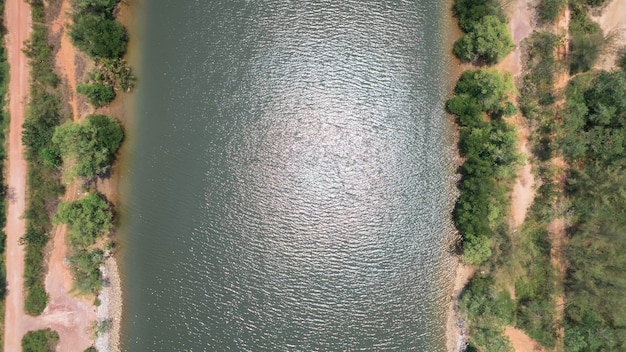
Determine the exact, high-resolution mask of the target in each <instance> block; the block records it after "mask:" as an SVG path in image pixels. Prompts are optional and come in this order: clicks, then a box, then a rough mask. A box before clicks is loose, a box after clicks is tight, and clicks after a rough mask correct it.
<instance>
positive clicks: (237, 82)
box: [120, 0, 454, 351]
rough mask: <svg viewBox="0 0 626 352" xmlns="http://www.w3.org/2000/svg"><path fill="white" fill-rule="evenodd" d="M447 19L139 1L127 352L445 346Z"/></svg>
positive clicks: (348, 8)
mask: <svg viewBox="0 0 626 352" xmlns="http://www.w3.org/2000/svg"><path fill="white" fill-rule="evenodd" d="M445 6H447V5H446V4H444V3H439V2H433V1H427V0H420V1H367V0H365V1H363V0H361V1H351V0H347V1H341V2H337V1H324V0H317V1H312V0H302V1H288V0H282V1H279V0H259V1H189V0H185V1H181V0H178V1H174V0H150V1H145V2H144V3H143V4H141V5H139V8H138V9H137V11H138V12H139V13H141V16H142V17H143V20H142V21H141V22H142V23H143V24H142V26H143V28H141V30H140V31H141V32H142V33H143V36H142V40H141V43H140V44H139V48H138V49H139V51H140V52H141V55H140V56H141V59H139V65H138V66H139V67H138V75H139V77H140V78H141V80H140V83H139V88H138V90H137V94H136V96H137V99H136V107H135V115H136V120H135V124H134V126H133V127H132V128H130V129H129V131H128V132H129V136H130V138H129V140H130V141H131V142H130V143H131V144H130V145H129V148H128V150H129V154H128V156H129V158H128V160H129V161H128V163H127V164H128V165H127V167H128V169H127V170H123V172H124V173H125V174H126V176H125V181H124V182H125V183H124V185H123V189H125V190H127V192H126V194H125V198H124V199H123V201H122V203H121V206H120V212H121V221H122V227H123V232H124V233H125V238H124V240H123V241H122V248H123V251H124V255H123V258H122V259H123V264H124V265H123V270H124V273H123V275H124V277H123V279H124V292H125V302H124V318H123V319H124V321H123V324H124V328H123V336H122V340H123V350H125V351H443V350H445V312H446V308H447V306H446V305H447V303H448V295H449V289H450V281H451V273H450V271H451V265H450V263H451V261H450V256H449V254H448V249H449V246H450V241H451V238H452V233H453V226H452V223H451V219H450V209H451V204H452V203H451V199H452V198H453V182H454V178H453V176H452V174H453V171H454V170H453V168H454V165H453V159H452V150H453V148H452V142H451V138H449V136H448V135H449V132H448V130H449V121H448V120H449V118H448V117H447V116H446V115H445V113H444V111H443V102H444V100H445V97H446V94H447V93H446V91H447V88H448V78H447V76H448V75H449V72H448V62H447V60H448V58H447V55H446V48H444V47H443V46H444V44H442V43H445V42H446V38H445V34H446V33H445V30H446V27H445V25H443V24H442V23H444V22H445V21H444V20H443V19H442V16H444V14H445V13H446V8H444V7H445Z"/></svg>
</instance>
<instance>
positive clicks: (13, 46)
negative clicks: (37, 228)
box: [4, 0, 32, 351]
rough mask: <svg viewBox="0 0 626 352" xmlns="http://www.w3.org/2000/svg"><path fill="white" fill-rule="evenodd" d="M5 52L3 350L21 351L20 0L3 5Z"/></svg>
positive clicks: (24, 23) (25, 22) (23, 89)
mask: <svg viewBox="0 0 626 352" xmlns="http://www.w3.org/2000/svg"><path fill="white" fill-rule="evenodd" d="M5 19H6V24H7V31H8V32H7V36H6V42H7V51H8V60H9V64H10V71H9V75H10V81H9V92H10V93H9V114H10V118H11V122H10V125H9V143H8V151H7V165H6V166H7V169H6V170H7V182H8V186H9V189H10V190H11V192H13V193H14V194H15V198H14V200H11V201H10V202H9V204H8V209H7V225H6V227H5V232H6V234H7V256H6V261H7V288H8V294H7V298H6V312H5V320H4V326H5V333H4V350H5V351H21V339H22V335H23V333H24V331H25V330H26V329H27V328H28V326H29V324H30V323H31V322H32V321H30V319H27V318H28V317H26V316H25V314H24V308H23V307H24V303H23V287H24V280H23V273H24V249H23V247H22V246H20V245H19V244H18V241H19V239H20V237H22V235H24V232H25V229H26V225H25V222H24V220H23V219H22V218H21V216H22V214H23V213H24V209H25V194H26V192H25V191H26V162H25V161H24V158H23V156H22V155H23V147H22V140H21V137H22V123H23V122H24V107H25V104H26V99H27V95H28V82H29V69H28V61H27V58H26V55H24V53H22V43H23V42H24V40H26V39H27V38H28V36H29V35H30V31H31V17H30V7H29V6H28V5H27V4H26V2H25V1H23V0H8V1H7V2H6V6H5Z"/></svg>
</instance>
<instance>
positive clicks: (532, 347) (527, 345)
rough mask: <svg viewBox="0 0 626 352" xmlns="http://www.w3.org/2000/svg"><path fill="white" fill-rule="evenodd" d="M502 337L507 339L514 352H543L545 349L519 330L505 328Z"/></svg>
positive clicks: (510, 327) (509, 327)
mask: <svg viewBox="0 0 626 352" xmlns="http://www.w3.org/2000/svg"><path fill="white" fill-rule="evenodd" d="M504 335H505V336H506V337H508V338H509V340H510V341H511V345H512V346H513V350H514V351H515V352H544V351H545V349H544V348H543V347H541V346H540V345H539V344H538V343H537V342H535V341H533V340H532V339H531V338H530V337H528V336H527V335H526V333H524V331H522V330H520V329H516V328H514V327H512V326H507V327H506V328H505V329H504Z"/></svg>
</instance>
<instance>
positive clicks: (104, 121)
mask: <svg viewBox="0 0 626 352" xmlns="http://www.w3.org/2000/svg"><path fill="white" fill-rule="evenodd" d="M123 139H124V132H123V131H122V127H121V126H120V124H119V123H118V122H117V120H115V119H114V118H112V117H108V116H104V115H90V116H88V117H87V119H86V121H85V122H83V123H74V122H71V121H69V122H66V123H64V124H63V125H61V126H58V127H57V128H56V129H55V131H54V135H53V136H52V141H53V142H54V143H55V144H56V145H57V146H58V147H59V150H60V151H61V155H62V156H63V158H64V159H65V160H71V161H72V162H73V163H75V165H74V167H73V169H72V171H71V173H70V176H71V177H73V176H79V177H93V176H96V175H99V174H102V173H104V172H105V171H106V170H107V168H108V167H109V166H110V165H111V162H112V161H113V157H114V156H115V153H116V152H117V149H118V148H119V147H120V144H121V143H122V140H123Z"/></svg>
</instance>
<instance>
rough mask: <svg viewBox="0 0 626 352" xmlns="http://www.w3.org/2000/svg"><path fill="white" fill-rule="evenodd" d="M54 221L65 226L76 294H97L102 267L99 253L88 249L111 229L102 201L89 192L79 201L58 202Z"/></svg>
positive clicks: (103, 200) (111, 219)
mask: <svg viewBox="0 0 626 352" xmlns="http://www.w3.org/2000/svg"><path fill="white" fill-rule="evenodd" d="M54 221H55V222H57V223H59V222H62V223H66V224H67V225H68V238H69V242H70V247H71V249H72V254H71V255H70V257H69V261H70V269H71V270H72V274H73V276H74V288H75V289H76V290H77V291H78V292H80V293H89V292H95V291H97V290H99V289H100V288H101V287H102V281H101V278H100V270H99V269H98V268H99V266H100V265H101V264H102V260H103V252H102V251H101V250H100V249H94V250H90V249H89V248H90V247H91V246H93V245H94V244H95V243H96V240H97V239H98V238H99V237H102V236H103V235H106V234H108V233H109V232H110V231H111V229H112V228H113V213H112V212H111V209H110V207H109V204H108V203H107V201H106V199H104V197H103V196H101V195H100V194H98V193H96V192H90V193H88V194H87V195H86V196H84V197H83V198H81V199H79V200H76V201H73V202H62V203H61V204H59V208H58V211H57V214H56V215H55V217H54Z"/></svg>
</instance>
